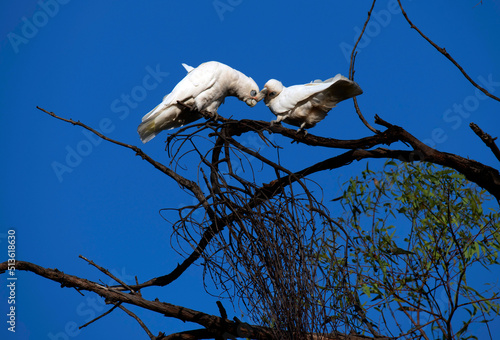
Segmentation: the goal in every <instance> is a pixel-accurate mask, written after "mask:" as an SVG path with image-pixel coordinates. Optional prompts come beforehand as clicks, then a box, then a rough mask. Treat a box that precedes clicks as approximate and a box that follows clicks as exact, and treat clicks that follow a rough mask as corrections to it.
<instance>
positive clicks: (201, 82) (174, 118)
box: [137, 61, 263, 143]
mask: <svg viewBox="0 0 500 340" xmlns="http://www.w3.org/2000/svg"><path fill="white" fill-rule="evenodd" d="M182 66H184V68H185V69H186V71H188V74H187V75H186V76H185V77H184V78H183V79H182V80H181V81H180V82H179V83H178V84H177V85H176V86H175V87H174V89H173V90H172V92H170V94H168V95H166V96H165V97H164V98H163V101H162V102H161V103H160V105H158V106H157V107H155V108H154V109H153V110H152V111H151V112H149V113H148V114H147V115H145V116H144V117H143V118H142V123H141V124H140V125H139V127H138V128H137V132H139V136H140V137H141V140H142V142H143V143H147V142H149V141H150V140H151V139H153V138H154V137H155V136H156V135H157V134H158V133H159V132H160V131H163V130H168V129H174V128H178V127H181V126H183V125H186V124H189V123H191V122H194V121H195V120H198V119H200V118H201V115H199V114H197V113H194V112H193V111H192V110H190V109H189V108H186V107H185V106H182V105H179V104H178V103H177V102H178V101H179V102H181V103H183V104H185V105H186V106H189V107H191V108H192V109H193V110H197V111H202V110H205V111H208V112H210V113H212V114H216V113H217V109H218V108H219V106H220V105H221V104H222V103H223V102H224V98H226V97H228V96H234V97H237V98H238V99H240V100H242V101H244V102H245V103H246V104H247V105H249V106H255V104H257V101H258V100H260V99H262V98H263V96H262V95H260V93H259V87H258V86H257V84H256V83H255V81H253V79H252V78H250V77H247V76H246V75H244V74H243V73H241V72H240V71H237V70H235V69H233V68H231V67H229V66H227V65H224V64H222V63H219V62H216V61H209V62H206V63H203V64H201V65H200V66H198V67H197V68H193V67H191V66H188V65H186V64H182Z"/></svg>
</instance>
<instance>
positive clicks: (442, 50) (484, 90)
mask: <svg viewBox="0 0 500 340" xmlns="http://www.w3.org/2000/svg"><path fill="white" fill-rule="evenodd" d="M398 4H399V7H400V8H401V12H402V13H403V16H404V17H405V19H406V21H407V22H408V23H409V24H410V26H411V28H413V29H414V30H416V31H417V32H418V34H420V36H421V37H422V38H424V39H425V40H427V42H428V43H429V44H431V45H432V47H434V48H435V49H436V50H438V51H439V53H441V54H442V55H444V56H445V57H446V58H447V59H448V60H449V61H451V62H452V63H453V65H455V66H456V67H457V68H458V69H459V70H460V72H462V74H463V75H464V77H465V78H467V80H468V81H469V82H470V83H471V84H472V85H474V87H476V88H478V89H479V90H480V91H481V92H483V93H484V94H485V95H487V96H488V97H490V98H492V99H495V100H496V101H499V102H500V98H498V97H497V96H494V95H492V94H491V93H489V92H488V90H486V89H485V88H483V87H481V86H480V85H479V84H478V83H476V82H475V81H474V80H472V78H471V77H470V76H469V75H468V74H467V72H465V70H464V69H463V67H462V66H460V64H459V63H458V62H457V61H456V60H455V59H453V57H452V56H451V55H450V54H449V53H448V52H447V51H446V49H445V48H443V47H439V46H438V45H437V44H436V43H434V42H433V41H432V40H431V39H429V38H428V37H427V36H426V35H425V34H424V33H422V31H421V30H419V29H418V27H417V26H415V25H414V24H413V22H411V20H410V18H408V15H407V14H406V12H405V10H404V9H403V5H401V0H398Z"/></svg>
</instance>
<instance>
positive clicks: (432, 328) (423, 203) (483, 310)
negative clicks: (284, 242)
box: [322, 161, 500, 339]
mask: <svg viewBox="0 0 500 340" xmlns="http://www.w3.org/2000/svg"><path fill="white" fill-rule="evenodd" d="M339 203H340V204H341V207H342V211H343V213H342V216H341V217H339V218H338V219H336V220H335V227H334V228H332V233H331V248H330V250H323V251H322V258H323V260H324V263H323V267H324V270H325V273H328V274H329V275H332V276H334V277H336V278H337V279H336V280H332V283H333V281H335V282H336V283H335V284H334V285H333V286H332V285H330V287H325V289H327V288H331V289H332V290H336V292H337V293H338V291H339V289H343V290H345V291H347V290H348V291H349V293H346V292H344V293H343V294H344V296H345V298H344V299H343V304H344V306H342V308H343V310H344V315H347V314H346V313H345V312H349V311H350V312H351V313H352V314H351V315H353V316H355V318H356V319H358V320H359V322H358V330H360V331H370V332H371V333H373V332H379V333H380V334H384V335H388V334H390V335H391V336H394V337H401V338H424V339H440V338H442V339H469V338H476V336H475V335H474V329H473V327H472V325H473V323H475V322H483V323H485V322H486V323H487V322H488V321H489V320H491V319H492V318H493V317H495V316H496V315H498V314H499V310H500V304H499V302H500V300H499V299H500V296H499V287H498V286H497V285H496V284H497V280H498V278H499V275H498V273H499V269H500V267H499V266H498V264H499V251H500V223H499V217H500V215H499V213H498V206H497V203H496V201H495V200H494V199H493V200H492V197H491V196H490V195H489V194H487V193H486V192H485V190H482V189H480V188H478V187H477V186H476V185H474V184H471V183H470V182H468V181H467V180H466V179H465V177H464V176H463V175H461V174H459V173H457V172H456V171H454V170H451V169H448V168H443V167H438V166H435V165H432V164H430V163H424V162H417V163H402V164H398V163H395V162H394V161H390V162H387V163H386V164H385V167H384V169H383V170H382V171H380V172H373V171H372V170H370V169H368V167H367V168H366V170H365V171H363V172H362V174H361V175H360V176H358V177H356V178H352V179H351V180H350V181H349V182H347V183H346V189H345V191H344V193H343V196H342V198H341V199H339ZM340 240H342V241H340ZM332 249H333V250H332ZM335 308H337V309H338V308H339V306H338V305H337V306H335ZM368 320H369V321H368ZM368 329H369V330H368Z"/></svg>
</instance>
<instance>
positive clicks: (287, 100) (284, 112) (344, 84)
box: [259, 74, 363, 132]
mask: <svg viewBox="0 0 500 340" xmlns="http://www.w3.org/2000/svg"><path fill="white" fill-rule="evenodd" d="M362 93H363V91H362V90H361V88H360V87H359V85H358V84H356V83H355V82H354V81H352V80H349V79H347V78H346V77H344V76H342V75H340V74H337V75H336V76H335V77H333V78H330V79H327V80H325V81H321V80H316V81H314V82H312V83H309V84H304V85H294V86H290V87H285V86H283V84H282V83H281V82H280V81H278V80H276V79H271V80H269V81H268V82H267V83H266V85H264V88H263V89H262V91H261V92H260V93H259V96H260V97H265V98H264V103H266V105H267V106H268V107H269V109H270V110H271V111H272V113H274V114H275V115H276V116H277V119H276V120H273V121H271V124H274V123H280V122H282V121H284V122H285V123H288V124H290V125H294V126H298V127H299V129H298V130H297V132H299V131H301V130H304V129H308V128H312V127H314V126H315V125H316V124H317V123H318V122H319V121H321V120H323V119H324V118H325V117H326V115H327V113H328V111H330V110H331V109H332V108H333V107H335V105H337V103H339V102H341V101H343V100H345V99H349V98H352V97H354V96H357V95H360V94H362ZM260 97H259V98H260Z"/></svg>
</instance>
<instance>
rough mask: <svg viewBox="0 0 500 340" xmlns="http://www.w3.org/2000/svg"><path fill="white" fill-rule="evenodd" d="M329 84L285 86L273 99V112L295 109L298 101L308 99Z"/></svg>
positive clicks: (279, 112) (281, 112) (285, 111)
mask: <svg viewBox="0 0 500 340" xmlns="http://www.w3.org/2000/svg"><path fill="white" fill-rule="evenodd" d="M329 86H331V84H325V83H310V84H305V85H294V86H290V87H286V88H284V89H283V91H281V93H280V94H279V95H278V96H277V97H276V98H275V99H274V103H273V112H275V113H276V114H286V113H287V112H289V111H291V110H293V109H295V107H297V105H298V104H299V103H301V102H303V101H305V100H308V99H310V98H311V97H312V96H314V95H315V94H317V93H319V92H321V91H323V90H325V89H327V88H328V87H329Z"/></svg>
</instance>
